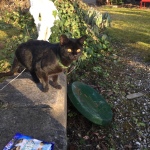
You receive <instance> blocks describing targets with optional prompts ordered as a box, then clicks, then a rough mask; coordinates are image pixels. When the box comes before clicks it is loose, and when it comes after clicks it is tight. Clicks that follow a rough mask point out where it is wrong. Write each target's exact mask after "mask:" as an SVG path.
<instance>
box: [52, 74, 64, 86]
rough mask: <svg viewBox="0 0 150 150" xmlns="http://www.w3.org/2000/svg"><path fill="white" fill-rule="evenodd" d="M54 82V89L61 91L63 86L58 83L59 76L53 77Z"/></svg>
mask: <svg viewBox="0 0 150 150" xmlns="http://www.w3.org/2000/svg"><path fill="white" fill-rule="evenodd" d="M52 80H53V82H52V83H51V84H52V86H53V87H54V88H56V89H61V88H62V87H61V85H59V84H58V82H57V81H58V75H54V76H52Z"/></svg>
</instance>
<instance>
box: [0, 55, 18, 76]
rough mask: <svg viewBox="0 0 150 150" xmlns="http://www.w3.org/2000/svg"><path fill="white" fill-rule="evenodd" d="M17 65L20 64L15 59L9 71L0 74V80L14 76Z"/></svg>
mask: <svg viewBox="0 0 150 150" xmlns="http://www.w3.org/2000/svg"><path fill="white" fill-rule="evenodd" d="M19 64H20V63H19V61H18V59H17V58H16V57H15V58H14V61H13V64H12V67H11V70H10V71H8V72H5V73H0V78H2V77H6V76H12V75H14V73H15V72H17V71H18V68H19Z"/></svg>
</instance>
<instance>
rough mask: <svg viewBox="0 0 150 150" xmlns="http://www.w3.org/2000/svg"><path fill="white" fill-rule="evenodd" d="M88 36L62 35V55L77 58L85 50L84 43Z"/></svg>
mask: <svg viewBox="0 0 150 150" xmlns="http://www.w3.org/2000/svg"><path fill="white" fill-rule="evenodd" d="M85 39H86V36H82V37H80V38H76V39H73V38H68V37H67V36H66V35H61V36H60V46H61V56H62V57H63V58H66V59H68V60H72V61H73V60H77V59H78V58H79V56H80V55H81V54H82V51H83V44H84V41H85Z"/></svg>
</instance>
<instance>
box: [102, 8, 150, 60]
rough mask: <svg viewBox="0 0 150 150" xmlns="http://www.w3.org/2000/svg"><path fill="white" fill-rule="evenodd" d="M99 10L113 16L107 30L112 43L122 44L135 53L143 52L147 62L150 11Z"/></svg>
mask: <svg viewBox="0 0 150 150" xmlns="http://www.w3.org/2000/svg"><path fill="white" fill-rule="evenodd" d="M99 10H100V11H101V10H103V11H107V12H108V13H109V14H110V15H111V19H112V23H111V28H108V29H107V34H109V37H110V38H111V41H112V42H120V43H121V44H123V45H124V46H127V47H130V49H131V50H133V51H134V52H136V51H140V52H142V54H143V57H144V58H145V59H146V60H147V59H148V58H147V57H148V55H150V10H149V9H138V8H110V7H101V8H99ZM149 59H150V58H149Z"/></svg>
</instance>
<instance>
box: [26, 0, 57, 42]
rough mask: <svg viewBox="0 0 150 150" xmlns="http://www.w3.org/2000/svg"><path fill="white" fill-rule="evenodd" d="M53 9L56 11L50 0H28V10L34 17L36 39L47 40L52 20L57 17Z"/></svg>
mask: <svg viewBox="0 0 150 150" xmlns="http://www.w3.org/2000/svg"><path fill="white" fill-rule="evenodd" d="M54 11H57V8H56V6H55V5H54V3H53V2H52V1H50V0H30V10H29V12H30V14H31V15H32V16H33V18H34V23H35V25H36V28H37V32H38V38H37V39H38V40H45V41H48V39H49V37H50V35H51V27H53V26H54V21H55V20H57V19H59V18H58V16H56V17H55V16H54V15H53V12H54ZM39 16H40V17H39Z"/></svg>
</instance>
